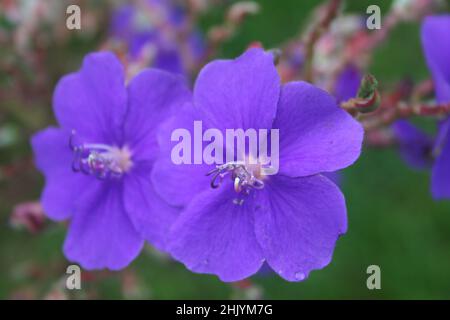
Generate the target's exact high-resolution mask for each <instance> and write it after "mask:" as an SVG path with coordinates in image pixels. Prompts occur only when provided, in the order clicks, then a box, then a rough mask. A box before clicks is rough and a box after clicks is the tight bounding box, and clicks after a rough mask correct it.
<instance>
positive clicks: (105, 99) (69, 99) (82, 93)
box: [53, 52, 127, 143]
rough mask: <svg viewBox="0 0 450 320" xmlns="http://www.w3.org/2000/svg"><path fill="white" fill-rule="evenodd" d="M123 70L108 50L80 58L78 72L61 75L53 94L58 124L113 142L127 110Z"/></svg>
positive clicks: (80, 133)
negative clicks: (80, 65)
mask: <svg viewBox="0 0 450 320" xmlns="http://www.w3.org/2000/svg"><path fill="white" fill-rule="evenodd" d="M126 99H127V95H126V91H125V79H124V71H123V67H122V65H121V63H120V62H119V60H118V59H117V58H116V57H115V56H114V55H113V54H112V53H110V52H99V53H92V54H89V55H87V56H86V57H85V58H84V61H83V66H82V68H81V70H80V71H78V72H75V73H72V74H69V75H67V76H65V77H63V78H62V79H61V80H60V81H59V82H58V84H57V86H56V89H55V93H54V96H53V108H54V112H55V114H56V118H57V120H58V123H59V124H60V126H61V127H63V128H64V129H66V130H75V131H76V132H77V134H79V135H80V136H82V137H83V138H85V139H88V140H92V141H90V142H95V143H117V142H118V141H119V139H121V137H120V133H121V130H120V128H121V126H122V124H123V121H124V117H125V114H126V111H127V109H126V108H127V101H126Z"/></svg>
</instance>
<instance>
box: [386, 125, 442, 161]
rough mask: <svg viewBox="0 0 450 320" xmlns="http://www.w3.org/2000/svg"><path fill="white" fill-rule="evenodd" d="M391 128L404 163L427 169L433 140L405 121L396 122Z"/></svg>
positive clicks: (430, 158)
mask: <svg viewBox="0 0 450 320" xmlns="http://www.w3.org/2000/svg"><path fill="white" fill-rule="evenodd" d="M392 128H393V129H394V133H395V136H396V138H397V140H398V142H399V145H400V152H401V155H402V157H403V159H404V160H405V162H406V163H408V165H410V166H411V167H413V168H417V169H423V168H427V167H429V165H430V164H431V160H432V157H431V152H432V149H433V139H432V138H431V137H430V136H428V135H427V134H426V133H425V132H423V131H422V130H420V129H419V128H417V127H415V126H414V125H412V124H411V123H410V122H408V121H406V120H398V121H396V122H395V123H394V124H393V126H392Z"/></svg>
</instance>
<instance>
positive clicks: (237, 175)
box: [206, 161, 264, 194]
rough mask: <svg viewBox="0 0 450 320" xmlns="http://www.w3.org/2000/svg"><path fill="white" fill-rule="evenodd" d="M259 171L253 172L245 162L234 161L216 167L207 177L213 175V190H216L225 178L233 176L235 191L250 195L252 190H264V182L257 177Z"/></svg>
mask: <svg viewBox="0 0 450 320" xmlns="http://www.w3.org/2000/svg"><path fill="white" fill-rule="evenodd" d="M256 171H258V170H251V169H249V167H247V166H246V164H245V163H244V162H240V161H232V162H228V163H225V164H223V165H218V166H216V168H215V169H213V170H211V171H210V172H208V173H207V174H206V175H207V176H209V175H213V176H212V180H211V188H213V189H216V188H218V187H219V186H220V184H221V183H222V181H223V178H224V177H225V176H226V175H228V174H231V179H232V181H233V186H234V191H236V192H237V193H240V192H244V193H245V194H248V193H249V192H250V190H251V189H262V188H264V182H263V181H262V180H260V179H259V178H258V177H256V176H255V172H256Z"/></svg>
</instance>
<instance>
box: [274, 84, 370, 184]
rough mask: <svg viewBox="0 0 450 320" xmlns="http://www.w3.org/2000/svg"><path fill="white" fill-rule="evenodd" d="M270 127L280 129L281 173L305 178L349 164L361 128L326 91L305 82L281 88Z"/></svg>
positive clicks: (358, 146) (356, 154) (357, 148)
mask: <svg viewBox="0 0 450 320" xmlns="http://www.w3.org/2000/svg"><path fill="white" fill-rule="evenodd" d="M273 128H277V129H279V130H280V132H279V135H280V173H284V174H286V175H289V176H297V177H298V176H308V175H312V174H316V173H321V172H328V171H336V170H338V169H342V168H344V167H347V166H349V165H351V164H352V163H353V162H354V161H355V160H356V159H357V158H358V157H359V154H360V152H361V144H362V139H363V128H362V126H361V125H360V124H359V123H358V122H357V121H356V120H354V119H353V118H352V117H351V116H350V115H349V114H348V113H347V112H345V111H344V110H342V109H341V108H339V107H338V106H337V104H336V100H335V99H334V98H333V97H332V96H330V95H329V94H328V93H326V92H325V91H323V90H321V89H319V88H316V87H314V86H313V85H310V84H308V83H306V82H291V83H289V84H286V85H284V86H283V87H282V89H281V95H280V102H279V105H278V111H277V117H276V119H275V122H274V125H273Z"/></svg>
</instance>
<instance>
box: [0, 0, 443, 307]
mask: <svg viewBox="0 0 450 320" xmlns="http://www.w3.org/2000/svg"><path fill="white" fill-rule="evenodd" d="M259 2H260V4H261V7H262V11H261V13H260V14H259V15H257V16H255V17H252V18H251V19H248V21H245V23H244V24H243V26H242V28H241V29H240V30H239V33H238V34H237V36H236V37H235V38H234V39H233V40H231V41H229V42H228V43H226V44H225V46H224V48H223V50H222V52H221V56H223V57H234V56H236V55H238V54H240V53H241V52H242V51H243V50H244V49H245V48H246V47H247V45H248V43H249V42H252V41H256V40H258V41H261V42H262V43H263V44H264V46H265V47H268V48H270V47H276V46H279V45H280V44H282V43H283V42H285V41H287V40H288V39H289V38H291V37H293V36H295V35H296V34H297V33H298V31H299V30H301V28H304V27H305V25H306V24H307V22H308V20H307V19H308V16H309V14H310V12H311V10H312V8H314V7H315V6H316V5H317V4H318V3H319V1H302V2H300V1H298V0H283V1H262V0H260V1H259ZM374 3H377V4H379V5H380V7H381V8H382V11H383V12H385V11H386V9H387V8H389V6H390V3H391V1H385V0H383V1H375V0H364V1H361V0H358V1H356V0H350V1H347V7H346V10H348V11H352V12H365V9H366V8H367V6H368V5H369V4H374ZM222 16H223V7H221V6H217V7H214V9H213V10H212V11H211V12H209V13H208V14H207V15H205V16H203V17H202V18H201V27H202V28H203V29H204V30H206V29H207V28H208V27H209V26H211V25H212V24H214V23H216V22H218V21H220V20H221V19H222ZM0 23H2V24H3V23H5V22H3V20H1V19H0ZM9 27H10V26H9ZM101 37H102V34H101V33H100V34H95V35H93V36H92V37H89V38H84V37H78V36H77V35H75V36H74V37H71V38H70V41H69V42H67V43H64V46H61V45H59V44H51V49H50V50H49V52H51V54H50V55H49V56H48V57H47V59H48V61H46V62H45V63H44V65H47V66H51V69H50V70H48V76H49V83H48V86H49V87H48V88H47V91H46V92H45V94H44V95H43V97H42V99H40V100H38V101H29V100H28V99H26V97H23V99H21V100H20V101H11V100H8V101H5V100H3V99H2V100H1V101H0V121H1V122H0V123H1V126H2V127H3V126H4V125H5V124H7V125H8V126H9V127H10V128H15V129H13V130H15V133H14V134H15V136H16V137H15V139H16V141H15V143H14V144H12V145H11V144H7V145H5V146H2V145H0V165H2V166H6V165H9V164H11V163H17V162H21V161H22V162H23V161H25V162H26V163H28V162H29V161H31V151H30V148H29V145H28V140H29V137H30V135H31V134H32V132H34V131H36V130H37V129H39V127H40V126H41V125H42V123H43V120H42V119H48V118H51V117H52V116H51V91H52V88H53V86H54V84H55V83H56V81H57V80H58V78H59V77H61V75H63V74H64V73H66V72H68V71H71V70H74V69H77V68H78V66H79V64H80V61H81V60H82V57H83V55H84V54H85V53H87V52H89V51H93V50H96V49H98V43H99V40H100V39H101ZM0 56H2V49H0ZM370 72H372V73H373V74H374V75H376V77H377V78H378V79H379V81H380V83H381V86H386V87H388V86H389V85H391V84H393V83H395V82H396V81H399V80H401V79H403V78H405V77H411V78H412V79H415V80H423V79H425V78H427V77H428V72H427V69H426V66H425V63H424V59H423V57H422V50H421V46H420V39H419V25H418V24H417V23H404V24H402V25H400V26H399V27H397V28H395V30H394V31H393V32H392V33H391V34H390V36H389V38H388V40H387V41H386V42H385V43H384V44H383V45H382V46H380V47H379V48H377V50H376V52H375V54H374V59H373V63H372V65H371V68H370ZM30 77H33V75H32V74H31V75H30ZM7 82H8V80H5V77H3V76H1V75H0V85H1V86H2V90H3V89H5V88H8V86H11V85H13V84H11V83H10V84H8V83H7ZM42 186H43V179H42V177H41V176H40V175H39V174H38V173H37V172H36V171H35V170H34V169H33V168H32V166H31V165H28V166H24V168H20V169H19V170H18V171H17V172H16V173H15V174H14V175H13V176H11V177H10V176H0V298H13V297H16V298H17V297H19V298H20V297H34V298H41V297H44V296H46V295H48V293H49V292H51V291H52V288H53V287H54V286H55V283H57V282H58V281H61V279H64V275H65V274H64V272H65V268H66V266H67V262H66V261H65V259H64V257H63V255H62V253H61V247H62V244H63V241H64V236H65V227H64V225H62V224H55V223H50V222H49V223H48V225H47V227H46V228H45V230H44V231H43V232H42V233H39V234H36V235H33V234H30V233H28V232H27V231H25V230H16V229H13V228H11V226H10V225H9V215H10V213H11V211H12V209H13V207H14V205H16V204H17V203H19V202H23V201H28V200H30V199H31V200H33V199H38V197H39V193H40V190H41V187H42ZM342 187H343V192H344V194H345V195H346V201H347V206H348V218H349V224H348V225H349V228H348V233H347V234H346V235H345V236H343V237H342V238H341V239H340V240H339V241H338V243H337V248H336V250H335V253H334V258H333V261H332V263H331V264H330V265H329V266H328V267H326V268H325V269H324V270H321V271H315V272H313V273H312V274H311V275H310V278H309V279H308V280H306V281H304V282H302V283H289V282H286V281H284V280H282V279H281V278H279V277H278V276H275V275H272V274H270V273H269V274H265V275H258V276H255V277H253V278H252V279H251V280H252V282H253V283H254V285H255V286H257V287H259V288H260V289H261V290H262V294H263V297H264V298H268V299H271V298H273V299H280V298H282V299H310V298H331V299H337V298H344V299H346V298H361V299H379V298H383V299H393V298H398V299H413V298H420V299H431V298H438V299H449V298H450V275H449V270H450V203H449V202H435V201H433V199H432V198H431V195H430V192H429V174H428V173H427V172H416V171H413V170H411V169H409V168H407V167H406V165H405V164H404V163H403V162H402V161H401V160H400V158H399V156H398V154H397V152H396V151H395V150H374V149H368V148H366V149H365V150H364V152H363V154H362V156H361V158H360V160H359V161H358V162H357V163H356V164H355V165H354V166H352V167H350V168H349V169H346V170H345V171H344V177H343V186H342ZM371 264H376V265H379V266H380V267H381V272H382V277H381V279H382V280H381V281H382V289H381V290H374V291H370V290H368V289H367V287H366V279H367V274H366V268H367V267H368V266H369V265H371ZM129 272H132V273H133V274H134V275H135V277H136V280H135V281H136V283H137V285H136V287H137V288H138V289H139V290H138V292H137V293H136V294H135V295H133V294H132V293H131V294H124V290H123V282H124V279H125V278H126V277H127V273H129ZM96 274H97V275H101V276H99V277H98V279H97V280H94V281H93V282H89V281H84V282H83V286H84V289H89V290H82V293H76V294H75V295H74V296H73V297H74V298H89V297H95V298H111V299H118V298H130V297H131V298H155V299H200V298H207V299H214V298H221V299H227V298H230V297H232V295H233V291H234V290H236V288H235V287H233V286H231V285H230V284H226V283H222V282H220V281H219V280H218V279H217V278H216V277H214V276H209V275H199V274H194V273H191V272H189V271H187V270H186V269H185V268H184V267H183V266H182V265H180V264H178V263H176V262H173V261H171V260H169V259H164V258H161V256H160V254H156V253H155V252H154V251H153V250H151V249H150V248H146V250H145V252H143V253H142V254H141V256H140V257H139V258H138V259H137V260H136V261H134V262H133V263H132V265H131V266H130V267H129V268H128V269H127V270H125V271H121V272H118V273H110V272H102V273H96ZM85 291H89V292H90V295H87V296H86V295H85V293H83V292H85Z"/></svg>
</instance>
